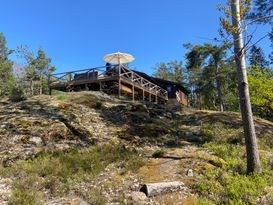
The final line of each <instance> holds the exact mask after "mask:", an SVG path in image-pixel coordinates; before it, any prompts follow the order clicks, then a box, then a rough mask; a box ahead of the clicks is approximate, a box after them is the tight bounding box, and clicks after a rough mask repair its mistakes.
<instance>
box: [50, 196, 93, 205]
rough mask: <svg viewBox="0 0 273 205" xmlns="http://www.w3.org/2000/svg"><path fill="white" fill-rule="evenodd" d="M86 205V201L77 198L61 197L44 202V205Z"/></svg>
mask: <svg viewBox="0 0 273 205" xmlns="http://www.w3.org/2000/svg"><path fill="white" fill-rule="evenodd" d="M61 204H63V205H88V203H87V202H86V201H84V200H83V199H82V198H79V197H75V198H74V197H67V198H65V197H63V198H59V199H53V200H51V201H49V202H46V203H45V205H61Z"/></svg>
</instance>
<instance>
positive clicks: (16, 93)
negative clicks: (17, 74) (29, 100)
mask: <svg viewBox="0 0 273 205" xmlns="http://www.w3.org/2000/svg"><path fill="white" fill-rule="evenodd" d="M25 99H26V97H25V94H24V92H23V89H22V88H20V87H19V86H14V87H13V88H12V90H11V94H10V96H9V100H10V101H11V102H21V101H23V100H25Z"/></svg>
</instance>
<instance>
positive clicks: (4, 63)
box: [0, 33, 14, 98]
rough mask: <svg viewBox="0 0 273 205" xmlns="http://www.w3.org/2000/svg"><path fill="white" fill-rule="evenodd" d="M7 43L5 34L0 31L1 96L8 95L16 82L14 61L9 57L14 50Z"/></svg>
mask: <svg viewBox="0 0 273 205" xmlns="http://www.w3.org/2000/svg"><path fill="white" fill-rule="evenodd" d="M6 44H7V42H6V38H5V36H4V34H3V33H0V79H1V80H0V98H2V97H6V96H8V95H9V94H10V92H11V90H12V86H13V84H14V76H13V72H12V65H13V62H12V61H10V60H9V59H8V57H9V55H10V54H11V53H12V50H9V49H8V48H7V45H6Z"/></svg>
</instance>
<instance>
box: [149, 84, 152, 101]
mask: <svg viewBox="0 0 273 205" xmlns="http://www.w3.org/2000/svg"><path fill="white" fill-rule="evenodd" d="M149 101H150V102H152V95H151V84H150V83H149Z"/></svg>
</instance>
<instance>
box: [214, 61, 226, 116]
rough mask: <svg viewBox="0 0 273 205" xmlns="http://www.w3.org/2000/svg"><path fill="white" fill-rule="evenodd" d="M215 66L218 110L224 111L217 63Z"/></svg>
mask: <svg viewBox="0 0 273 205" xmlns="http://www.w3.org/2000/svg"><path fill="white" fill-rule="evenodd" d="M215 66H216V88H217V96H218V100H219V110H220V112H224V100H223V94H222V89H221V82H220V79H219V77H218V76H217V75H218V74H219V66H218V64H217V63H215Z"/></svg>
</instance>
